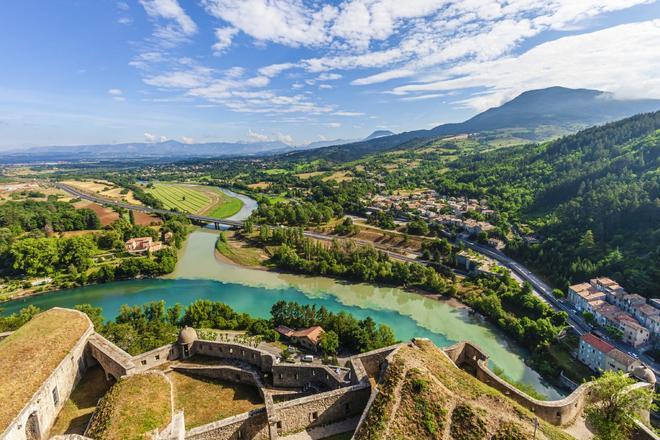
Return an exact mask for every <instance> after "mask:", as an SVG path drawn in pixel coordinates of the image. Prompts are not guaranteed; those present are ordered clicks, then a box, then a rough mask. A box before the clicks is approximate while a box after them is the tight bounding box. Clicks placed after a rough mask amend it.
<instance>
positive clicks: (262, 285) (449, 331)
mask: <svg viewBox="0 0 660 440" xmlns="http://www.w3.org/2000/svg"><path fill="white" fill-rule="evenodd" d="M216 236H217V232H215V231H208V230H204V229H200V230H197V231H195V232H193V233H192V234H191V235H190V237H189V238H188V240H187V242H186V245H185V247H184V249H183V250H182V252H181V255H180V259H179V262H178V264H177V267H176V270H175V272H174V273H172V274H170V275H169V276H167V277H164V278H162V279H148V280H132V281H120V282H113V283H108V284H101V285H92V286H86V287H81V288H76V289H68V290H63V291H59V292H54V293H50V294H46V295H41V296H35V297H30V298H26V299H23V300H18V301H13V302H8V303H5V304H3V305H2V307H4V308H5V310H4V311H3V314H7V313H11V312H15V311H18V310H19V309H21V308H23V307H25V306H26V305H28V304H33V305H35V306H37V307H40V308H42V309H47V308H50V307H54V306H61V307H72V306H74V305H76V304H81V303H89V304H92V305H94V306H97V307H101V308H103V313H104V316H105V317H106V318H112V317H114V316H116V314H117V313H118V311H119V308H120V306H121V305H122V304H130V305H135V304H143V303H145V302H148V301H156V300H161V299H163V300H165V302H166V303H167V305H173V304H175V303H181V304H184V305H186V304H189V303H190V302H192V301H194V300H196V299H201V298H204V299H210V300H215V301H222V302H224V303H226V304H228V305H229V306H231V307H232V308H234V309H235V310H237V311H239V312H246V313H249V314H251V315H253V316H258V317H264V318H267V317H269V311H270V307H271V306H272V304H273V303H275V302H276V301H278V300H287V301H296V302H298V303H301V304H316V305H317V306H325V307H326V308H327V309H328V310H330V311H333V312H338V311H341V310H344V311H346V312H349V313H351V314H353V315H354V316H356V317H357V318H360V319H362V318H365V317H367V316H371V317H372V318H373V319H374V320H375V321H376V322H378V323H384V324H387V325H389V326H390V327H391V328H392V330H393V331H394V333H395V335H396V337H397V338H399V339H400V340H407V339H410V338H412V337H426V338H429V339H431V340H433V341H434V342H435V343H436V344H437V345H439V346H448V345H451V344H453V343H454V342H457V341H460V340H469V341H472V342H475V343H477V344H478V345H479V346H480V347H482V348H483V349H484V350H485V351H486V353H488V354H489V356H490V358H491V363H492V364H494V365H496V366H498V367H500V368H502V369H503V370H504V372H505V374H506V375H507V376H509V377H510V378H512V379H514V380H519V381H523V382H526V383H528V384H530V385H532V386H534V388H535V389H536V390H537V391H539V392H541V393H542V394H545V395H546V396H548V397H549V398H552V399H555V398H560V397H561V394H560V393H559V392H557V391H556V390H555V389H554V388H552V387H550V386H547V385H545V384H544V383H543V382H542V380H541V378H540V376H539V375H538V374H537V373H536V372H535V371H533V370H532V369H530V368H529V367H527V366H526V365H525V364H524V362H523V356H524V352H523V350H522V349H520V348H519V347H518V346H516V345H515V344H513V343H511V342H510V340H509V339H508V338H507V337H506V336H504V335H503V334H502V333H501V332H500V331H499V330H498V329H496V328H494V327H493V326H492V325H490V324H487V323H483V322H481V321H480V320H479V319H477V318H475V317H473V316H471V315H469V314H468V312H467V310H466V309H465V308H462V307H456V306H454V305H452V304H451V303H448V302H442V301H437V300H434V299H430V298H426V297H424V296H422V295H419V294H415V293H411V292H407V291H404V290H402V289H398V288H391V287H378V286H373V285H367V284H350V283H343V282H339V281H335V280H332V279H329V278H323V277H305V276H299V275H292V274H281V273H275V272H268V271H261V270H253V269H247V268H242V267H238V266H234V265H230V264H226V263H223V262H220V261H218V260H217V259H216V258H215V257H214V245H215V239H216Z"/></svg>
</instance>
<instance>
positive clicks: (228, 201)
mask: <svg viewBox="0 0 660 440" xmlns="http://www.w3.org/2000/svg"><path fill="white" fill-rule="evenodd" d="M146 191H147V192H148V193H149V194H151V195H153V196H154V197H156V198H157V199H158V200H160V201H161V202H163V205H164V206H165V208H167V209H177V210H179V211H182V212H188V213H191V214H200V215H207V216H209V217H217V218H225V217H231V216H232V215H234V214H236V213H237V212H238V211H240V209H241V208H242V207H243V202H242V201H240V200H239V199H237V198H235V197H230V196H228V195H226V194H225V193H223V192H222V191H220V190H219V189H218V188H214V187H211V186H203V185H183V184H164V183H154V187H153V188H148V189H147V190H146Z"/></svg>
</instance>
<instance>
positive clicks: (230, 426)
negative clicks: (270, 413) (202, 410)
mask: <svg viewBox="0 0 660 440" xmlns="http://www.w3.org/2000/svg"><path fill="white" fill-rule="evenodd" d="M269 438H270V436H269V433H268V417H267V415H266V409H265V408H260V409H257V410H254V411H250V412H247V413H243V414H239V415H237V416H234V417H229V418H227V419H223V420H220V421H217V422H213V423H209V424H208V425H202V426H198V427H197V428H193V429H190V430H188V431H186V440H239V439H241V440H246V439H251V440H268V439H269Z"/></svg>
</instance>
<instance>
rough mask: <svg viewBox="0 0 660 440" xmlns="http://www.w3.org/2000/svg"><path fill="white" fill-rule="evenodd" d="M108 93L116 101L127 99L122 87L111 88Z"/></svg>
mask: <svg viewBox="0 0 660 440" xmlns="http://www.w3.org/2000/svg"><path fill="white" fill-rule="evenodd" d="M108 95H110V96H111V97H112V99H114V100H115V101H119V102H122V101H126V98H125V97H124V96H123V95H124V92H123V91H122V90H121V89H109V90H108Z"/></svg>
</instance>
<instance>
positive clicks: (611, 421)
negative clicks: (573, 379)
mask: <svg viewBox="0 0 660 440" xmlns="http://www.w3.org/2000/svg"><path fill="white" fill-rule="evenodd" d="M635 383H636V381H635V379H633V378H630V377H628V376H626V374H624V373H623V372H621V371H617V372H612V371H606V372H605V373H603V375H602V376H601V377H599V378H598V379H596V380H594V381H593V383H592V385H591V394H590V401H589V404H588V405H587V408H586V410H585V411H586V414H587V419H588V420H589V422H591V423H592V424H593V426H594V427H595V428H596V431H597V432H598V438H599V439H601V440H625V439H629V438H630V434H631V432H632V430H633V429H634V426H635V425H634V421H633V417H638V416H639V415H640V414H642V413H645V412H648V411H649V410H650V409H651V407H652V405H653V398H654V395H655V392H654V390H653V389H652V388H649V387H635V386H633V385H635Z"/></svg>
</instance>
